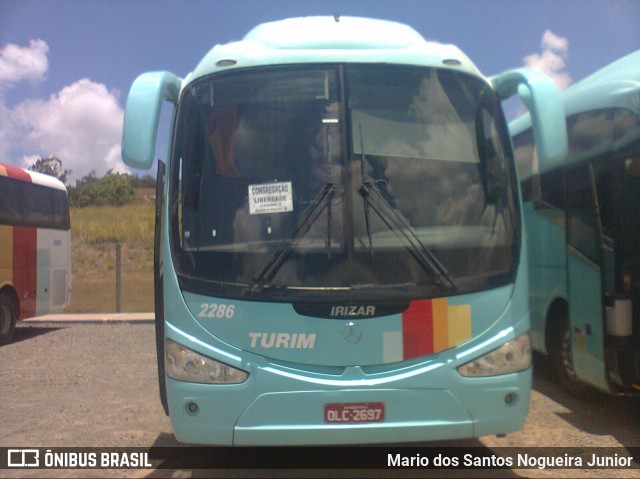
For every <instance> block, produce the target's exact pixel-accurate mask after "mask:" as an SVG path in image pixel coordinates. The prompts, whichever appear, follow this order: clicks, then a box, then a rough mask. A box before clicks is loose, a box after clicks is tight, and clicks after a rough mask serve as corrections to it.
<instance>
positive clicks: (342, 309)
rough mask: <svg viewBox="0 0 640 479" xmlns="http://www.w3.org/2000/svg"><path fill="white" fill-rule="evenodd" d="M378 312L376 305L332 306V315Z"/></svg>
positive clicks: (365, 314)
mask: <svg viewBox="0 0 640 479" xmlns="http://www.w3.org/2000/svg"><path fill="white" fill-rule="evenodd" d="M374 314H376V307H375V306H373V305H368V306H362V305H361V306H332V307H331V316H373V315H374Z"/></svg>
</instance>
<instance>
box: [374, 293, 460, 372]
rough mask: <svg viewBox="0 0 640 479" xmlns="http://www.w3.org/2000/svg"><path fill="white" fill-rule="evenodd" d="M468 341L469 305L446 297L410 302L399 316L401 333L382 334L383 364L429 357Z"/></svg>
mask: <svg viewBox="0 0 640 479" xmlns="http://www.w3.org/2000/svg"><path fill="white" fill-rule="evenodd" d="M470 338H471V306H470V305H468V304H461V305H452V304H449V301H448V299H447V298H436V299H423V300H415V301H411V303H410V304H409V307H408V308H407V310H406V311H405V312H404V313H402V330H401V331H400V332H395V333H394V332H390V333H385V337H384V338H383V343H384V344H383V349H384V351H383V354H384V358H385V359H384V362H395V361H402V360H407V359H413V358H418V357H421V356H428V355H430V354H434V353H437V352H439V351H444V350H445V349H449V348H452V347H454V346H457V345H458V344H461V343H463V342H465V341H466V340H468V339H470Z"/></svg>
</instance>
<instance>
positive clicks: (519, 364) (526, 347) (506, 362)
mask: <svg viewBox="0 0 640 479" xmlns="http://www.w3.org/2000/svg"><path fill="white" fill-rule="evenodd" d="M529 366H531V340H530V338H529V333H525V334H522V335H520V336H518V337H517V338H515V339H513V340H511V341H509V342H507V343H504V344H503V345H502V346H500V347H499V348H498V349H494V350H493V351H491V352H489V353H487V354H485V355H484V356H480V357H479V358H476V359H474V360H473V361H471V362H468V363H466V364H463V365H462V366H460V367H459V368H458V372H459V373H460V374H462V375H463V376H468V377H469V376H498V375H500V374H508V373H515V372H517V371H523V370H525V369H528V368H529Z"/></svg>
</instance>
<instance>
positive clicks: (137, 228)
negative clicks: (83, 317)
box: [67, 202, 154, 312]
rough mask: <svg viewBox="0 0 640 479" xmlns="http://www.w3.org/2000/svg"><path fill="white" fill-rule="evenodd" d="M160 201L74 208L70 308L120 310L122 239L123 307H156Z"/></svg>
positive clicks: (97, 310)
mask: <svg viewBox="0 0 640 479" xmlns="http://www.w3.org/2000/svg"><path fill="white" fill-rule="evenodd" d="M153 213H154V205H153V203H152V202H139V203H134V204H132V205H126V206H120V207H115V206H104V207H86V208H72V209H71V255H72V262H73V282H72V287H73V295H72V300H71V305H70V306H69V307H68V308H67V311H69V312H112V311H115V310H116V292H115V289H116V286H115V282H116V271H115V270H116V243H118V242H119V243H120V244H121V268H122V273H121V274H122V289H121V310H122V311H126V312H134V311H153V226H154V218H153Z"/></svg>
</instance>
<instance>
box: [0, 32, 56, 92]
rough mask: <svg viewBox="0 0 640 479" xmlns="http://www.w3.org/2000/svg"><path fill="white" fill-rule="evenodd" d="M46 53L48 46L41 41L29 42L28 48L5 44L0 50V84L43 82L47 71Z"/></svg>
mask: <svg viewBox="0 0 640 479" xmlns="http://www.w3.org/2000/svg"><path fill="white" fill-rule="evenodd" d="M48 52H49V46H48V45H47V43H46V42H44V41H43V40H31V41H30V42H29V46H28V47H21V46H20V45H14V44H13V43H8V44H6V45H5V46H4V47H2V49H0V83H2V84H4V85H7V84H11V83H17V82H20V81H23V80H28V81H30V82H38V81H43V80H44V79H45V78H46V76H47V71H48V70H49V60H48V58H47V53H48Z"/></svg>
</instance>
